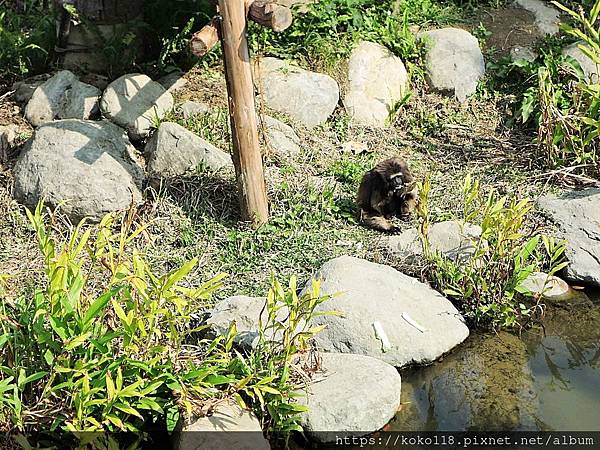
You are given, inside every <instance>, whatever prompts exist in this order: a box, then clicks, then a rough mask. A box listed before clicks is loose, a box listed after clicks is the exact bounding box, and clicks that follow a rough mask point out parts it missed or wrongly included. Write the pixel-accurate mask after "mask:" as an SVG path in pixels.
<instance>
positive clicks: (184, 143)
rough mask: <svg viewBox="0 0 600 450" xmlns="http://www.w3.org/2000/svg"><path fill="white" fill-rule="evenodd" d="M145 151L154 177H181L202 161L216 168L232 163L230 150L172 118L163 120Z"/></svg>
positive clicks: (210, 167)
mask: <svg viewBox="0 0 600 450" xmlns="http://www.w3.org/2000/svg"><path fill="white" fill-rule="evenodd" d="M145 153H146V157H147V159H148V176H149V177H150V178H153V179H158V178H173V177H178V176H181V175H184V174H185V173H186V172H188V171H189V170H190V169H194V168H196V167H197V166H199V165H202V166H203V167H204V168H206V169H208V170H211V171H215V172H216V171H218V170H220V169H222V168H223V167H229V166H233V163H232V162H231V156H229V155H228V154H227V153H225V152H224V151H222V150H219V149H218V148H217V147H215V146H214V145H212V144H210V143H209V142H206V141H205V140H204V139H202V138H200V137H199V136H196V135H195V134H194V133H192V132H191V131H189V130H187V129H185V128H183V127H182V126H181V125H178V124H176V123H171V122H163V123H161V124H160V127H159V128H158V130H157V131H156V133H154V135H152V138H151V139H150V140H149V141H148V143H147V144H146V148H145Z"/></svg>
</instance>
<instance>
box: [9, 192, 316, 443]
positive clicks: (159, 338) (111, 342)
mask: <svg viewBox="0 0 600 450" xmlns="http://www.w3.org/2000/svg"><path fill="white" fill-rule="evenodd" d="M28 217H29V220H30V222H31V224H32V226H33V228H34V230H35V233H36V237H37V241H38V243H39V248H40V250H41V253H42V256H43V259H44V269H45V270H44V272H45V280H44V282H43V283H42V284H41V285H40V286H39V287H38V288H36V289H35V291H34V292H33V294H32V295H31V296H22V297H19V298H17V299H10V298H8V297H7V294H6V292H5V291H4V290H3V289H0V296H1V297H2V300H3V301H2V303H1V308H2V309H1V310H0V316H1V317H2V323H1V324H0V327H1V333H0V352H1V353H2V361H3V362H2V365H0V428H1V429H2V430H3V431H4V432H7V433H10V434H12V435H13V436H17V439H20V440H21V441H23V440H24V439H25V437H24V436H25V435H26V436H28V438H31V439H33V440H34V441H35V440H37V439H38V438H40V436H46V438H48V437H49V438H50V439H60V440H61V442H62V443H63V444H65V443H66V442H67V441H73V443H75V442H76V441H77V437H78V438H79V439H91V437H92V436H95V438H98V439H108V441H109V442H112V443H113V444H114V439H113V436H112V434H113V433H117V432H120V431H133V432H136V433H135V435H136V436H139V438H137V439H136V440H135V441H134V442H128V444H131V445H133V446H134V447H135V446H136V445H138V444H139V441H141V440H143V439H145V438H146V437H147V436H146V435H145V432H146V430H147V429H148V426H149V425H150V424H157V425H158V426H159V427H162V428H164V429H166V430H173V429H174V428H175V426H176V424H177V423H178V421H179V418H180V416H181V414H185V415H187V416H191V415H201V414H203V413H204V412H206V411H207V410H210V408H211V407H212V406H214V405H215V404H216V403H218V401H219V400H220V399H223V398H226V397H235V398H237V399H238V400H239V401H240V403H241V404H243V405H244V406H245V405H246V403H245V402H244V399H245V400H246V401H249V402H250V403H249V404H250V406H252V407H254V406H256V409H257V411H259V412H263V413H264V416H263V418H264V420H265V422H269V421H270V423H271V424H272V428H273V429H275V430H288V429H293V428H295V427H296V426H295V424H296V423H297V420H298V418H297V416H298V413H299V412H300V411H302V408H301V407H297V406H295V404H294V403H295V397H296V396H297V394H296V393H295V391H296V389H297V386H296V385H295V384H294V381H295V378H294V377H293V376H290V374H289V373H288V372H289V370H288V367H289V364H290V362H291V359H292V358H293V357H298V354H299V353H300V352H302V351H303V350H304V349H305V344H306V340H307V339H309V338H310V337H311V336H312V335H314V333H315V332H317V331H318V330H312V329H309V328H308V325H306V324H308V323H309V322H310V318H311V317H312V315H314V314H315V311H314V309H315V307H316V305H318V304H320V303H321V302H322V301H324V300H325V299H324V298H321V297H319V296H318V285H315V288H314V289H313V290H312V291H311V292H310V293H309V294H307V295H305V296H302V297H298V296H297V294H296V288H295V280H293V281H292V283H291V284H290V289H289V290H288V291H286V290H284V289H282V287H281V285H279V283H277V282H276V281H275V280H274V281H273V288H272V289H271V292H270V293H269V296H268V299H269V301H268V302H267V306H266V307H267V311H268V317H269V320H268V322H267V324H265V326H266V327H279V329H280V330H281V331H282V336H283V339H282V340H281V341H278V342H274V343H267V342H264V340H263V341H261V351H260V352H257V353H255V354H252V355H250V356H243V355H242V354H241V353H239V352H238V351H235V350H234V348H233V342H234V339H235V336H236V326H235V323H232V325H231V327H230V329H229V332H228V334H227V335H226V336H218V337H216V338H214V339H210V338H197V339H195V337H196V336H200V335H199V334H198V333H201V332H202V331H203V330H204V328H205V326H198V327H195V328H191V327H190V318H191V317H192V315H193V314H194V313H197V312H199V311H202V310H203V309H205V308H206V307H207V304H208V301H209V298H210V296H211V295H212V293H213V292H214V291H215V290H216V289H218V288H219V287H220V286H221V284H222V280H223V278H224V275H222V274H221V275H218V276H216V277H214V278H212V279H210V280H209V281H207V282H206V283H203V284H201V285H199V286H196V287H191V286H190V285H189V283H188V282H186V281H185V280H186V278H187V277H188V276H189V275H190V274H192V272H193V271H194V269H195V267H196V266H197V262H198V261H197V260H196V259H193V260H191V261H189V262H187V263H185V264H183V265H182V266H181V267H178V268H176V269H174V270H172V271H171V272H169V273H167V274H165V275H162V276H159V275H157V274H155V273H154V272H153V271H152V269H151V267H150V266H149V265H148V263H147V262H146V261H145V259H144V256H143V253H142V252H140V251H139V250H136V249H135V247H134V244H135V242H136V241H137V240H139V239H140V237H141V236H142V235H143V234H144V233H146V232H147V226H144V225H137V224H136V223H135V220H134V215H133V213H132V212H131V211H130V213H129V214H127V215H126V216H125V217H123V218H122V219H121V220H120V221H119V220H117V216H115V215H112V214H109V215H107V216H106V217H105V218H104V219H103V220H102V221H101V222H100V223H99V224H98V225H96V226H86V224H85V221H82V222H81V223H80V224H79V225H78V226H77V227H76V228H75V229H74V230H71V231H70V232H69V233H67V235H66V238H64V239H57V237H56V236H55V235H57V234H58V235H60V234H59V233H57V231H58V230H55V229H53V227H52V226H51V225H50V226H49V225H46V217H45V215H44V214H43V207H42V205H41V204H39V205H38V207H37V208H36V210H35V211H34V212H29V211H28ZM115 229H116V231H114V230H115ZM131 247H134V248H133V249H131ZM1 280H2V282H0V286H2V285H3V282H4V280H5V278H4V277H3V278H2V279H1ZM282 305H285V306H286V307H287V308H288V310H289V316H288V318H287V319H285V320H280V319H278V321H277V323H273V319H272V318H273V317H275V316H274V312H275V311H277V310H278V309H279V308H281V307H282ZM300 322H302V324H304V325H303V326H302V327H299V326H298V324H299V323H300ZM290 330H295V332H294V334H292V333H291V331H290ZM292 394H293V395H292ZM255 402H256V405H255ZM257 405H258V406H257ZM82 431H85V432H87V433H85V434H83V435H81V434H79V433H80V432H82ZM92 432H103V433H106V432H108V434H98V435H94V434H93V433H92ZM65 439H66V440H65ZM83 443H84V442H83V441H81V442H80V444H83ZM113 444H111V445H113Z"/></svg>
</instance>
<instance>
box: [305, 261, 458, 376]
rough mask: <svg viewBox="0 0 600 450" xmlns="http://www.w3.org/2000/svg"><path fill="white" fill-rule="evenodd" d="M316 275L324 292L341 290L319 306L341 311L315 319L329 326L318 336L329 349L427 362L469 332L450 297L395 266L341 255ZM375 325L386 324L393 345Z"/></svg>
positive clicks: (396, 361) (401, 364)
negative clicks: (399, 270)
mask: <svg viewBox="0 0 600 450" xmlns="http://www.w3.org/2000/svg"><path fill="white" fill-rule="evenodd" d="M313 278H316V279H320V280H321V293H322V294H323V295H334V294H337V295H336V296H334V298H333V299H331V300H329V301H327V302H324V303H322V304H321V305H319V307H318V310H319V311H338V312H340V313H341V314H342V316H341V317H340V316H333V315H325V316H320V317H317V318H315V319H314V320H313V322H312V323H311V325H326V328H325V330H323V331H322V332H321V333H319V334H318V335H317V336H316V338H315V339H316V342H317V345H318V346H319V347H320V348H322V349H323V350H324V351H326V352H334V353H337V352H339V353H356V354H360V355H367V356H373V357H376V358H379V359H382V360H383V361H386V362H387V363H389V364H391V365H393V366H395V367H398V368H400V367H404V366H407V365H410V364H429V363H431V362H433V361H435V360H436V359H437V358H439V357H440V356H441V355H443V354H444V353H446V352H448V351H450V350H451V349H452V348H454V347H455V346H456V345H458V344H460V343H461V342H462V341H464V340H465V339H466V338H467V336H468V335H469V329H468V328H467V326H466V325H465V323H464V319H463V317H462V316H461V314H460V313H459V312H458V311H457V310H456V308H455V307H454V306H453V305H452V303H450V301H449V300H448V299H446V298H445V297H443V296H442V295H441V294H440V293H438V292H436V291H434V290H433V289H431V288H430V287H429V286H427V285H425V284H424V283H421V282H420V281H418V280H417V279H415V278H412V277H409V276H407V275H404V274H402V273H400V272H398V271H397V270H395V269H393V268H391V267H388V266H384V265H381V264H375V263H372V262H369V261H365V260H363V259H359V258H354V257H351V256H342V257H339V258H335V259H332V260H330V261H329V262H327V263H325V264H324V265H323V267H322V268H321V269H320V270H319V271H318V272H317V273H316V274H315V275H314V277H313ZM306 289H310V283H308V284H307V287H305V290H306ZM375 323H377V325H375ZM376 327H378V328H379V329H383V332H384V333H385V335H386V336H387V338H388V339H387V340H389V348H385V347H386V346H385V345H384V339H382V337H381V336H379V337H378V335H379V334H380V333H379V332H377V333H376V331H375V328H376Z"/></svg>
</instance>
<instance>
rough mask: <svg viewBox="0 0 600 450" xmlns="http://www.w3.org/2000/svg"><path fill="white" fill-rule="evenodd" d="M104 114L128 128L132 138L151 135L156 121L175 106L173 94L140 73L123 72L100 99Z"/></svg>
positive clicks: (137, 138) (136, 138)
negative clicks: (125, 73) (151, 129)
mask: <svg viewBox="0 0 600 450" xmlns="http://www.w3.org/2000/svg"><path fill="white" fill-rule="evenodd" d="M100 109H101V110H102V113H103V114H104V115H105V116H106V117H107V118H108V119H110V120H112V121H113V122H114V123H116V124H117V125H120V126H121V127H123V128H125V129H126V130H127V132H128V133H129V137H130V138H131V139H133V140H139V139H143V138H146V137H148V135H149V134H150V128H151V127H152V124H153V123H154V121H155V120H156V119H157V118H158V119H161V118H162V117H164V115H165V113H166V112H167V111H170V110H171V109H173V96H172V95H171V94H170V93H169V92H167V91H166V90H165V88H164V87H162V86H161V85H160V84H159V83H157V82H155V81H152V80H151V79H150V78H149V77H147V76H146V75H142V74H139V73H134V74H128V75H123V76H122V77H120V78H117V79H116V80H115V81H113V82H112V83H110V84H109V85H108V87H107V88H106V90H105V91H104V95H103V96H102V100H101V101H100Z"/></svg>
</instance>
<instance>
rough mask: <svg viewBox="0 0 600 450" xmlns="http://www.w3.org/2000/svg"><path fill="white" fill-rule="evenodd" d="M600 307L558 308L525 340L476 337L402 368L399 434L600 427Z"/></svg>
mask: <svg viewBox="0 0 600 450" xmlns="http://www.w3.org/2000/svg"><path fill="white" fill-rule="evenodd" d="M599 319H600V305H599V304H598V303H597V302H594V304H591V303H587V304H581V305H577V306H573V307H569V308H554V309H552V310H549V311H548V313H547V317H546V321H545V323H544V327H543V328H541V329H538V330H532V331H529V332H527V333H526V334H525V335H524V336H522V338H518V337H517V336H514V335H512V334H509V333H499V334H497V335H474V336H472V337H471V338H469V340H468V342H466V343H465V344H463V346H462V347H461V348H459V349H458V350H457V351H456V352H454V353H453V354H451V355H449V356H447V357H446V358H445V359H444V360H443V361H440V362H438V363H436V364H434V365H433V366H431V367H426V368H417V369H411V370H409V371H405V372H403V373H402V390H403V392H402V401H403V408H402V410H401V411H400V412H399V414H398V415H397V417H396V419H395V421H394V422H393V423H392V429H394V430H402V431H409V430H410V431H423V430H436V431H463V430H470V431H494V430H502V431H510V430H573V431H576V430H582V431H584V430H585V431H592V430H600V376H599V375H600V326H599V325H598V324H599V323H600V320H599Z"/></svg>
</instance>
